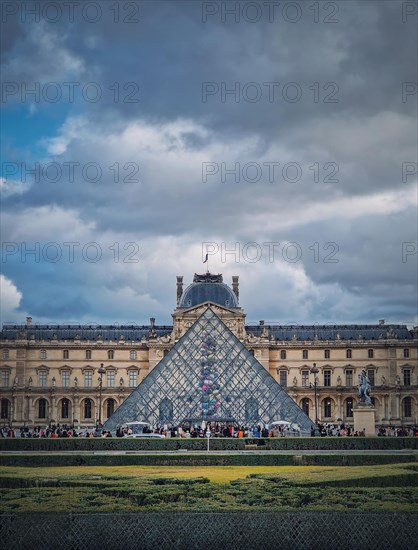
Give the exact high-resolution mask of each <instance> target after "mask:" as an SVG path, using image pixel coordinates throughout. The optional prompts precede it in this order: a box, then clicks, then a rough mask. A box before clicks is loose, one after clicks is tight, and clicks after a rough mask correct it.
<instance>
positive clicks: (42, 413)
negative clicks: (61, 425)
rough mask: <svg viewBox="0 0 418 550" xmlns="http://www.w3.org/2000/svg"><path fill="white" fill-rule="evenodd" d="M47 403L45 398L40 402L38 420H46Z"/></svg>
mask: <svg viewBox="0 0 418 550" xmlns="http://www.w3.org/2000/svg"><path fill="white" fill-rule="evenodd" d="M46 409H47V402H46V399H44V398H43V397H42V398H41V399H40V400H39V401H38V418H46Z"/></svg>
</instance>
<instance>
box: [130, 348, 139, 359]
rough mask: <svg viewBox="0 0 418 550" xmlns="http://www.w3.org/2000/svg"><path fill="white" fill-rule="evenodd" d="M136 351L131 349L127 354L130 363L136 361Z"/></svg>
mask: <svg viewBox="0 0 418 550" xmlns="http://www.w3.org/2000/svg"><path fill="white" fill-rule="evenodd" d="M136 357H137V355H136V350H135V349H131V351H130V352H129V358H130V360H131V361H135V360H136Z"/></svg>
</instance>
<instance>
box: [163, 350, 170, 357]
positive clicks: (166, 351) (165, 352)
mask: <svg viewBox="0 0 418 550" xmlns="http://www.w3.org/2000/svg"><path fill="white" fill-rule="evenodd" d="M169 351H170V350H168V349H165V350H164V357H165V356H166V355H168V353H169Z"/></svg>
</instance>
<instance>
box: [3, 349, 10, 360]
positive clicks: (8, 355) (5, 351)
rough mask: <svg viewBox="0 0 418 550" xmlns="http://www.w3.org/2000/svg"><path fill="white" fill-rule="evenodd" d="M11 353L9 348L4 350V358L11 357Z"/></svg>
mask: <svg viewBox="0 0 418 550" xmlns="http://www.w3.org/2000/svg"><path fill="white" fill-rule="evenodd" d="M9 357H10V354H9V350H8V349H4V350H3V359H9Z"/></svg>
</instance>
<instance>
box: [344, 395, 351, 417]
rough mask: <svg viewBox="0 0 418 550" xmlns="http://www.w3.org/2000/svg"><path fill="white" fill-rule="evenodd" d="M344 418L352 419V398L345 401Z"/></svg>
mask: <svg viewBox="0 0 418 550" xmlns="http://www.w3.org/2000/svg"><path fill="white" fill-rule="evenodd" d="M345 416H346V417H347V418H352V417H353V398H352V397H349V398H348V399H346V401H345Z"/></svg>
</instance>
